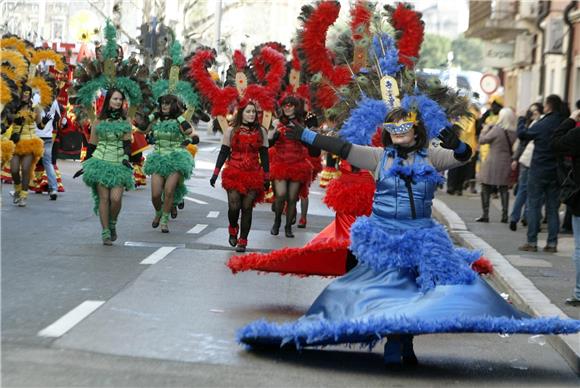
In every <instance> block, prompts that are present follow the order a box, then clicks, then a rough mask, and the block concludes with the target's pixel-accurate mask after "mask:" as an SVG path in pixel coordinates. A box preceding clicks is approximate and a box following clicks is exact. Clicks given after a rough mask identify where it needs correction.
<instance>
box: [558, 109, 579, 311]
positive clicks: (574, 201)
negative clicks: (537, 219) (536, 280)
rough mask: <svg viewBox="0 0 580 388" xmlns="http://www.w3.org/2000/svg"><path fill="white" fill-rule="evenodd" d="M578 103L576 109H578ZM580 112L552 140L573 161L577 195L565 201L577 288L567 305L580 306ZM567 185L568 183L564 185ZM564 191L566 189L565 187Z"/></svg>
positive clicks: (566, 121)
mask: <svg viewBox="0 0 580 388" xmlns="http://www.w3.org/2000/svg"><path fill="white" fill-rule="evenodd" d="M578 105H579V104H578V102H577V103H576V107H577V108H578ZM579 119H580V110H576V111H575V112H574V113H572V116H571V117H570V118H568V119H566V120H564V121H563V122H562V124H560V126H559V127H558V129H557V130H556V132H555V133H554V138H553V140H552V149H553V150H554V151H556V152H558V153H559V154H560V155H562V156H564V157H570V158H571V159H572V169H571V171H570V175H569V179H570V181H569V182H570V186H569V187H570V188H571V189H572V190H575V191H576V194H575V195H570V198H569V200H565V199H564V201H565V203H566V205H567V206H568V208H569V209H570V211H571V212H572V228H573V231H574V245H575V250H574V258H573V259H574V263H575V266H576V286H575V288H574V295H572V296H571V297H570V298H568V299H566V301H565V302H566V304H569V305H572V306H580V192H579V190H580V125H579V123H578V120H579ZM564 185H566V182H565V183H564ZM563 191H564V192H565V191H566V187H565V186H563Z"/></svg>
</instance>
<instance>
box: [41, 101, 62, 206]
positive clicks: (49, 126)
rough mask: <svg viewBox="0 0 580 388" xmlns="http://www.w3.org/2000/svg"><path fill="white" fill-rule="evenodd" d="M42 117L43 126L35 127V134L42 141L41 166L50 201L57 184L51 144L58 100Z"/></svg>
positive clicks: (57, 118)
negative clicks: (46, 181) (44, 174)
mask: <svg viewBox="0 0 580 388" xmlns="http://www.w3.org/2000/svg"><path fill="white" fill-rule="evenodd" d="M42 117H43V119H44V120H45V121H46V124H45V126H44V127H43V128H39V127H37V128H36V135H37V136H38V137H40V138H41V139H42V141H43V142H44V155H43V156H42V166H43V167H44V171H45V172H46V177H47V179H48V195H49V198H50V199H51V200H52V201H55V200H56V198H57V190H58V184H57V181H56V172H55V170H54V166H53V164H52V145H53V137H52V132H53V127H55V126H56V123H57V122H58V121H59V120H60V108H59V106H58V101H57V100H56V99H55V100H54V101H53V102H52V105H51V106H50V108H49V109H48V111H46V112H42Z"/></svg>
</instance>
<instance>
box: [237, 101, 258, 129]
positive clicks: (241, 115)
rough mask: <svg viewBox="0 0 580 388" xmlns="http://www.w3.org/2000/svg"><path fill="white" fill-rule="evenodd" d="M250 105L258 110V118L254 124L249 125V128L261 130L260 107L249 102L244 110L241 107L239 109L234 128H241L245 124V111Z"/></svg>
mask: <svg viewBox="0 0 580 388" xmlns="http://www.w3.org/2000/svg"><path fill="white" fill-rule="evenodd" d="M250 105H252V106H253V107H254V109H255V110H256V118H255V119H254V122H253V123H248V127H249V128H251V129H260V120H258V107H257V106H256V104H255V103H253V102H249V103H248V104H247V105H246V106H244V107H243V108H242V107H240V108H239V109H238V111H237V112H236V116H235V117H234V123H233V127H234V128H239V127H240V126H241V125H242V124H243V123H244V120H243V119H244V110H246V108H247V107H248V106H250Z"/></svg>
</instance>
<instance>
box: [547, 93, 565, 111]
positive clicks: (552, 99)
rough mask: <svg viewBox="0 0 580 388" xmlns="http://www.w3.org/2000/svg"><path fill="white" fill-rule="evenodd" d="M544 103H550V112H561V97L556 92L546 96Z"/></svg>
mask: <svg viewBox="0 0 580 388" xmlns="http://www.w3.org/2000/svg"><path fill="white" fill-rule="evenodd" d="M546 105H550V108H552V112H556V113H562V99H561V98H560V97H559V96H558V95H556V94H550V95H549V96H548V97H546Z"/></svg>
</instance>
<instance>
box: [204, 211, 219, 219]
mask: <svg viewBox="0 0 580 388" xmlns="http://www.w3.org/2000/svg"><path fill="white" fill-rule="evenodd" d="M219 215H220V212H216V211H211V212H209V213H207V218H218V216H219Z"/></svg>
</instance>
